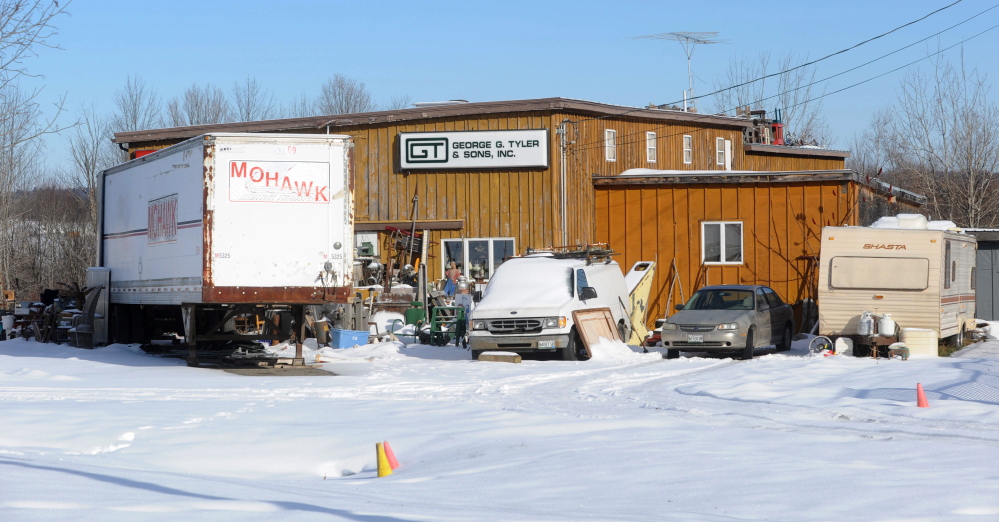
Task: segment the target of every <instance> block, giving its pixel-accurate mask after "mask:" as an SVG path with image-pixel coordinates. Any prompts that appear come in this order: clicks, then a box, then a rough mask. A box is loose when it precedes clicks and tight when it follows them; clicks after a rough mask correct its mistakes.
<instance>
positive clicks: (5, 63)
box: [0, 0, 69, 289]
mask: <svg viewBox="0 0 999 522" xmlns="http://www.w3.org/2000/svg"><path fill="white" fill-rule="evenodd" d="M68 4H69V2H63V3H62V4H60V3H59V2H57V1H47V0H0V284H2V285H3V287H4V288H15V289H17V288H16V285H15V282H16V281H17V280H18V276H17V274H18V262H17V261H18V260H17V259H16V254H17V253H18V252H19V251H20V248H19V246H20V244H21V243H23V242H25V241H26V238H28V237H30V236H25V235H23V234H22V232H23V227H21V226H19V225H20V224H22V223H23V222H24V214H25V212H27V210H29V209H30V207H29V206H28V205H26V204H25V201H24V194H25V191H26V190H27V189H28V188H29V187H30V186H31V185H33V184H34V183H35V181H36V180H37V179H38V178H40V177H41V175H40V172H39V169H38V163H39V158H40V157H41V154H40V153H39V148H40V146H41V144H40V141H39V140H38V139H37V138H38V137H40V136H42V135H44V134H48V133H53V132H58V131H59V130H60V129H59V127H58V125H57V123H56V122H57V119H58V117H59V116H60V115H61V113H62V112H63V106H64V99H60V100H59V101H57V102H56V103H55V110H54V111H50V112H49V115H50V116H49V117H48V119H46V118H44V117H43V116H42V112H41V110H40V109H39V105H38V96H39V94H40V93H41V88H30V87H29V84H30V83H31V80H32V79H33V78H36V77H37V75H36V74H34V73H32V72H30V71H29V69H28V65H27V64H28V61H29V60H30V59H31V58H33V57H35V56H37V55H38V52H39V50H40V49H41V48H50V49H54V48H56V49H57V48H58V46H57V45H56V44H55V43H54V42H53V40H54V38H55V36H56V35H57V31H56V28H55V26H54V25H53V24H54V22H55V21H56V19H57V18H58V17H59V16H60V15H62V14H65V12H66V6H67V5H68Z"/></svg>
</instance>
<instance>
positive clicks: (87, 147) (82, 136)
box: [65, 106, 121, 234]
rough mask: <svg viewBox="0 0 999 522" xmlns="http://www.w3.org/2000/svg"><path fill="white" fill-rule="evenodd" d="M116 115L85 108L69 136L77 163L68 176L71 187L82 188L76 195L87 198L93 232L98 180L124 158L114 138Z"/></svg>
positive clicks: (84, 200) (67, 180)
mask: <svg viewBox="0 0 999 522" xmlns="http://www.w3.org/2000/svg"><path fill="white" fill-rule="evenodd" d="M112 118H113V117H112ZM112 118H107V117H104V116H101V115H100V114H98V113H97V111H96V109H94V107H92V106H91V107H83V108H81V110H80V116H79V119H78V120H77V124H76V126H75V127H73V130H72V131H71V133H70V135H69V152H70V156H71V157H72V160H73V166H72V170H70V171H69V172H67V173H66V176H65V178H66V182H67V184H68V186H69V187H71V188H76V189H79V190H80V192H74V194H77V195H78V196H79V197H80V198H81V199H82V200H83V201H82V203H83V205H84V207H85V208H86V209H87V210H88V213H89V221H88V222H87V224H88V227H87V230H88V232H90V233H93V234H96V231H97V203H98V202H97V183H98V181H99V178H100V173H101V171H103V170H105V169H107V168H110V167H112V166H114V165H115V164H117V163H118V162H119V161H120V160H121V151H119V150H118V148H117V146H116V145H115V144H114V143H112V141H111V139H112V138H113V132H112V128H113V123H112Z"/></svg>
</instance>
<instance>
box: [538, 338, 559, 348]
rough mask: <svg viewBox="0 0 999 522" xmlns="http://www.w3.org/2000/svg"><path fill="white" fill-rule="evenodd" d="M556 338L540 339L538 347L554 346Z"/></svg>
mask: <svg viewBox="0 0 999 522" xmlns="http://www.w3.org/2000/svg"><path fill="white" fill-rule="evenodd" d="M554 347H555V340H554V339H553V340H551V341H538V348H554Z"/></svg>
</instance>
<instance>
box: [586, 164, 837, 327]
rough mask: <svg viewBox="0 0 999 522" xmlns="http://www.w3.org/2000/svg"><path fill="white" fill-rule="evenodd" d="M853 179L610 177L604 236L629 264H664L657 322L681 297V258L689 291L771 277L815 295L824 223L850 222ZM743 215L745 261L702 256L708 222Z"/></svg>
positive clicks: (601, 210) (602, 210)
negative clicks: (643, 180) (624, 180)
mask: <svg viewBox="0 0 999 522" xmlns="http://www.w3.org/2000/svg"><path fill="white" fill-rule="evenodd" d="M851 192H852V191H851V190H849V186H848V185H847V182H841V181H828V182H816V183H758V184H726V185H721V184H685V185H679V184H669V185H665V184H664V185H649V184H641V185H638V184H635V185H604V186H598V187H596V190H595V219H596V227H595V230H596V239H597V241H601V242H607V243H610V244H611V246H612V247H613V248H614V249H615V250H617V251H618V252H620V253H621V257H620V258H618V261H619V262H620V263H621V265H622V266H624V267H625V269H627V268H628V267H630V266H631V265H632V264H634V263H635V262H637V261H648V260H656V261H658V263H659V267H658V269H657V270H656V278H655V282H654V283H653V287H652V292H651V295H650V296H649V315H648V316H647V319H648V321H649V323H650V324H651V323H652V322H653V321H654V320H655V319H656V318H661V317H664V316H665V315H666V312H667V310H672V309H673V306H674V305H675V304H679V303H681V302H682V301H681V299H680V292H679V287H676V289H675V290H674V292H673V297H672V299H671V298H670V297H669V287H670V280H671V279H672V271H671V266H672V264H673V262H674V261H675V262H676V268H677V269H678V272H677V274H678V276H679V280H680V282H682V284H683V290H684V296H685V297H686V298H687V299H689V298H690V296H691V294H692V293H693V292H694V291H695V290H697V289H698V288H700V287H702V286H705V285H708V284H765V285H768V286H770V287H772V288H773V289H774V290H775V291H777V293H778V294H780V295H781V297H783V298H784V299H785V300H787V301H788V302H789V303H792V304H794V303H797V302H799V301H800V300H802V299H805V298H812V299H814V298H815V285H816V284H817V280H816V279H815V278H816V277H817V274H818V273H817V268H818V267H817V266H815V264H814V261H813V260H812V259H810V258H809V257H808V256H817V255H818V253H819V244H820V237H819V233H820V231H821V228H822V227H823V226H833V225H845V224H850V217H849V215H850V214H851V209H852V207H853V206H854V204H853V202H852V201H853V199H852V197H851V196H852V193H851ZM704 221H741V222H742V224H743V259H744V263H743V264H741V265H734V266H733V265H725V266H722V265H705V264H703V263H702V262H701V223H702V222H704Z"/></svg>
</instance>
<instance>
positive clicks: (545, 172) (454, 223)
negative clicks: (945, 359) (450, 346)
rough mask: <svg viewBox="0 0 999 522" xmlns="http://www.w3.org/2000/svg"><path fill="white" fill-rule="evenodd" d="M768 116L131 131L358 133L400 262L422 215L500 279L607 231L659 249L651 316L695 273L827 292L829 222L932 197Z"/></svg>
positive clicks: (622, 244) (455, 112)
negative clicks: (397, 238) (538, 252)
mask: <svg viewBox="0 0 999 522" xmlns="http://www.w3.org/2000/svg"><path fill="white" fill-rule="evenodd" d="M766 125H768V124H764V127H765V126H766ZM763 130H764V131H767V132H760V131H761V125H760V121H758V120H756V121H754V119H753V118H751V117H728V116H718V115H706V114H697V113H693V112H685V111H682V110H664V109H659V108H632V107H621V106H615V105H607V104H602V103H594V102H588V101H580V100H572V99H565V98H544V99H534V100H519V101H502V102H483V103H445V104H439V105H432V106H421V107H416V108H410V109H400V110H390V111H378V112H369V113H361V114H345V115H336V116H317V117H307V118H293V119H282V120H269V121H258V122H246V123H226V124H215V125H201V126H191V127H178V128H166V129H151V130H143V131H135V132H123V133H118V134H116V135H115V142H116V143H118V144H119V145H120V146H122V147H123V148H127V150H128V152H129V154H130V155H131V157H133V158H134V157H136V156H139V155H141V154H142V153H143V151H147V150H151V149H159V148H163V147H166V146H169V145H173V144H175V143H179V142H181V141H183V140H186V139H189V138H192V137H195V136H198V135H201V134H205V133H211V132H280V133H329V134H347V135H350V136H352V137H353V138H354V142H355V149H354V160H355V171H354V187H355V203H356V206H355V214H354V219H355V229H356V231H357V232H358V238H357V245H355V246H358V247H362V246H367V245H364V243H368V244H370V246H372V247H374V252H371V253H373V254H375V255H377V256H379V257H381V259H382V260H383V261H388V260H389V256H390V254H391V253H392V251H391V245H390V244H389V242H388V238H389V237H390V230H391V229H390V228H387V227H394V228H401V229H406V230H408V229H409V228H410V226H411V224H412V220H414V219H415V221H416V228H417V230H419V231H425V234H426V238H427V239H429V242H425V244H427V245H430V246H429V249H428V250H427V251H426V252H425V255H426V257H425V259H424V260H425V261H426V262H427V266H428V276H429V277H430V278H431V279H437V278H440V277H442V274H443V271H444V267H445V264H446V263H447V262H449V261H455V262H456V263H457V264H458V265H459V266H460V267H461V268H462V272H463V273H465V274H467V275H470V276H473V277H476V278H478V279H482V280H488V278H489V275H490V274H491V273H492V272H493V270H495V268H496V266H498V265H499V264H501V263H502V262H503V261H504V259H506V258H508V257H509V256H512V255H517V254H521V253H523V252H524V250H525V249H526V248H527V247H533V248H545V247H549V246H558V245H574V244H584V243H593V242H607V243H609V244H610V246H611V247H612V248H614V249H615V250H617V251H618V252H621V253H622V256H621V259H620V262H621V264H622V266H630V264H631V263H633V262H635V261H639V260H653V259H657V260H658V261H659V266H660V268H659V270H658V272H657V282H656V284H655V286H654V288H653V292H652V296H651V298H650V303H649V304H650V313H649V319H650V322H651V321H652V320H653V319H654V318H655V317H662V316H663V315H664V314H665V313H666V312H667V310H668V309H669V308H671V304H672V303H677V302H680V294H679V292H678V291H677V290H678V287H679V286H680V285H682V286H683V288H684V290H685V296H686V297H689V296H690V294H691V293H692V291H693V290H695V289H696V288H698V287H700V286H701V285H703V284H707V283H712V284H718V283H761V284H768V285H770V286H772V287H773V288H774V289H775V290H777V291H778V292H779V293H780V294H781V295H782V296H783V297H784V298H785V299H786V300H788V301H789V302H792V303H797V302H800V301H802V300H804V299H808V298H813V297H814V295H815V291H814V289H813V286H814V281H813V280H812V279H811V278H813V277H814V276H815V274H817V270H815V269H814V266H813V264H814V256H816V255H817V254H818V248H819V238H818V235H817V234H818V233H819V230H820V228H821V227H822V226H823V225H855V224H866V223H865V221H867V216H866V214H869V213H872V209H876V210H877V211H876V212H873V213H877V214H878V215H880V212H881V211H884V212H886V213H887V212H891V213H897V212H899V211H906V210H911V209H912V208H914V207H918V206H919V204H920V203H921V201H920V197H919V196H916V195H914V194H911V193H907V192H905V191H901V190H898V189H893V188H892V187H889V186H887V185H885V184H882V183H880V182H879V181H878V180H870V179H866V178H862V177H860V176H859V175H858V174H856V173H854V172H852V171H849V170H845V169H844V162H845V159H846V157H848V155H849V154H848V153H847V152H842V151H832V150H826V149H820V148H814V147H811V148H810V147H790V146H782V145H774V144H769V143H766V141H767V140H768V139H767V138H765V137H764V138H762V139H761V136H768V135H769V128H764V129H763ZM760 141H763V143H760ZM873 217H874V218H876V217H877V216H873ZM737 243H738V246H736V244H737ZM671 283H672V285H671ZM671 286H675V287H676V288H677V290H674V295H673V296H672V297H671V296H670V295H669V288H670V287H671Z"/></svg>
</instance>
